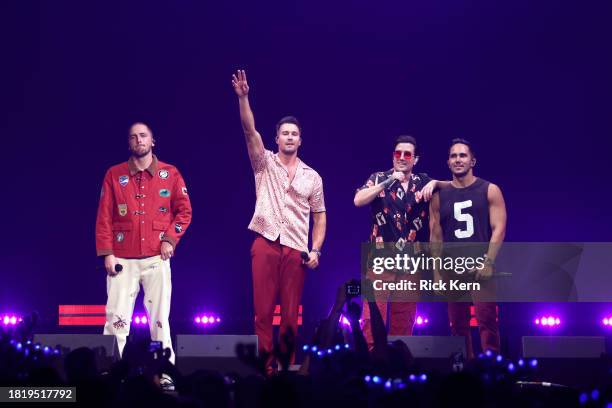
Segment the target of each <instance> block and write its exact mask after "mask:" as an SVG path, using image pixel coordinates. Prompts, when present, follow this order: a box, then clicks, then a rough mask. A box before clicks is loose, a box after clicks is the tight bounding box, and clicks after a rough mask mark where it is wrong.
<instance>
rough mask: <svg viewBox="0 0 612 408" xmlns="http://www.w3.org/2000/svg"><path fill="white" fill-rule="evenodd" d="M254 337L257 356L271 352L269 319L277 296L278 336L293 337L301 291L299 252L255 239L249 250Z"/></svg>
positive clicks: (262, 239) (259, 237)
mask: <svg viewBox="0 0 612 408" xmlns="http://www.w3.org/2000/svg"><path fill="white" fill-rule="evenodd" d="M251 268H252V273H253V301H254V303H255V334H256V335H257V338H258V341H259V352H260V353H262V352H265V353H271V352H272V317H273V313H274V306H275V305H276V299H277V297H279V295H280V307H281V321H280V332H279V336H280V337H281V338H282V336H283V335H284V334H285V333H286V332H287V330H288V329H291V330H292V331H293V334H294V335H297V328H298V311H299V306H300V300H301V298H302V289H303V288H304V276H305V272H304V266H303V265H302V258H301V256H300V251H297V250H295V249H293V248H289V247H286V246H284V245H281V244H280V243H279V242H278V240H277V241H274V242H273V241H269V240H267V239H265V238H264V237H262V236H260V235H259V236H257V238H255V241H253V245H252V247H251Z"/></svg>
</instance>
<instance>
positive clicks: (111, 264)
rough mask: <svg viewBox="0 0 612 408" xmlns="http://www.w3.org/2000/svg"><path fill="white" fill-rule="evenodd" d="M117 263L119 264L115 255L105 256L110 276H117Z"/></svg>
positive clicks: (107, 271) (105, 267)
mask: <svg viewBox="0 0 612 408" xmlns="http://www.w3.org/2000/svg"><path fill="white" fill-rule="evenodd" d="M115 265H117V258H115V255H106V256H105V257H104V269H106V273H107V274H108V276H115V275H116V274H117V272H115Z"/></svg>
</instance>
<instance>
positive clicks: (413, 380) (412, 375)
mask: <svg viewBox="0 0 612 408" xmlns="http://www.w3.org/2000/svg"><path fill="white" fill-rule="evenodd" d="M408 379H409V380H410V381H411V382H415V381H416V375H414V374H410V375H409V376H408Z"/></svg>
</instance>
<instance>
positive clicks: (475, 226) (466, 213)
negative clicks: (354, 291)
mask: <svg viewBox="0 0 612 408" xmlns="http://www.w3.org/2000/svg"><path fill="white" fill-rule="evenodd" d="M475 164H476V157H475V156H474V151H473V149H472V147H471V145H470V143H469V142H468V141H467V140H465V139H453V141H452V142H451V147H450V152H449V156H448V167H449V168H450V170H451V172H452V174H453V181H452V182H451V183H450V185H444V186H442V187H441V188H440V191H439V192H438V193H436V194H434V196H433V198H432V200H431V204H430V221H429V227H430V241H431V242H432V244H433V245H432V249H434V248H435V247H436V245H435V243H440V242H472V243H482V245H473V246H472V245H470V247H469V252H470V253H469V254H467V253H466V252H465V251H464V252H462V254H461V255H462V256H466V255H467V256H475V257H478V256H483V255H484V256H485V261H484V265H485V266H484V268H481V269H476V270H475V272H474V279H475V280H476V281H479V282H481V283H482V285H483V286H486V285H492V284H493V282H490V281H489V282H488V280H489V279H490V278H491V276H492V275H493V271H494V269H495V258H496V256H497V253H498V251H499V248H500V245H501V243H502V242H503V240H504V236H505V234H506V206H505V203H504V197H503V195H502V192H501V190H500V189H499V187H497V186H496V185H495V184H493V183H490V182H488V181H485V180H483V179H481V178H477V177H475V176H474V174H473V168H474V165H475ZM438 246H439V245H438ZM439 279H441V275H440V272H439V271H434V280H439ZM472 293H473V292H472ZM473 295H474V293H473ZM469 306H470V305H469V303H465V302H450V303H449V304H448V317H449V320H450V323H451V333H452V334H453V335H454V336H465V338H466V343H467V344H466V345H467V354H468V358H473V357H474V351H473V350H472V338H471V335H470V312H469V310H470V309H469ZM496 308H497V304H496V303H495V302H478V301H474V309H475V313H476V319H477V320H478V327H479V330H480V342H481V345H482V349H483V350H492V351H495V352H499V349H500V341H499V324H498V322H497V313H496Z"/></svg>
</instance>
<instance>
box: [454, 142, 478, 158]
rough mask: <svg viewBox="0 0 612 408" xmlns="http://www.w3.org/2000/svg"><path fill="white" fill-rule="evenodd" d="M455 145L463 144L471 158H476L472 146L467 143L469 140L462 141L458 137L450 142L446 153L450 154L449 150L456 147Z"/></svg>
mask: <svg viewBox="0 0 612 408" xmlns="http://www.w3.org/2000/svg"><path fill="white" fill-rule="evenodd" d="M456 144H464V145H466V146H467V147H468V149H469V150H470V154H471V155H472V157H476V153H475V152H474V149H473V148H472V144H471V143H470V142H469V140H466V139H462V138H460V137H456V138H454V139H453V140H451V144H450V146H449V148H448V151H449V153H450V149H451V148H452V147H453V146H454V145H456Z"/></svg>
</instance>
